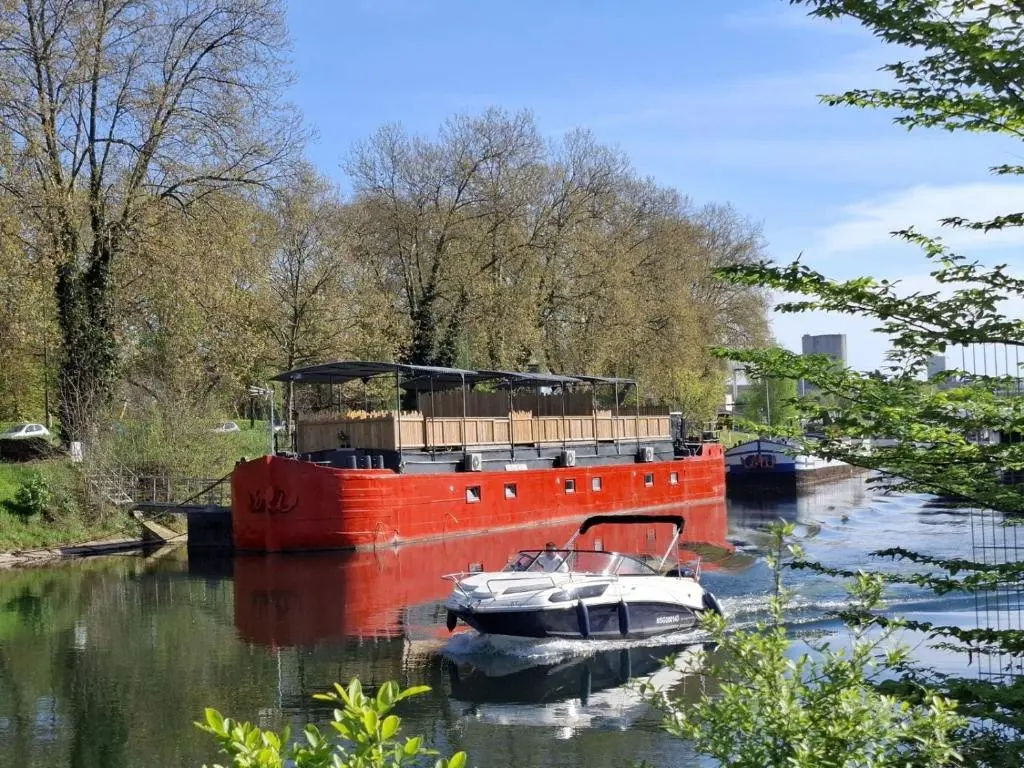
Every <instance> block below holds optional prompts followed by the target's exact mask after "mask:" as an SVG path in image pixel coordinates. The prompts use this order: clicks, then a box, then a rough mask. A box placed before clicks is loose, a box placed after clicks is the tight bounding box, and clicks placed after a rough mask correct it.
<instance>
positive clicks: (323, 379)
mask: <svg viewBox="0 0 1024 768" xmlns="http://www.w3.org/2000/svg"><path fill="white" fill-rule="evenodd" d="M396 374H397V375H398V377H399V380H400V386H401V387H402V388H403V389H406V390H411V391H414V392H415V391H427V390H430V389H435V390H443V389H458V388H461V387H462V386H463V385H466V386H473V385H474V384H477V383H479V382H484V381H491V382H495V383H496V384H498V386H501V387H513V388H515V387H564V386H567V385H570V384H580V383H584V382H586V383H589V384H621V385H627V384H635V383H636V382H635V381H634V380H633V379H622V378H615V377H611V376H583V375H579V376H576V375H573V376H562V375H560V374H557V373H535V372H532V371H492V370H480V371H471V370H468V369H464V368H444V367H441V366H435V365H410V364H408V363H384V362H373V361H363V360H335V361H334V362H330V363H318V364H316V365H307V366H305V367H303V368H296V369H294V370H291V371H284V372H283V373H279V374H277V375H276V376H274V381H297V382H303V383H306V384H338V383H342V382H346V381H356V380H361V381H366V380H368V379H372V378H376V377H378V376H394V375H396Z"/></svg>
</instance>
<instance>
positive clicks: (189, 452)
mask: <svg viewBox="0 0 1024 768" xmlns="http://www.w3.org/2000/svg"><path fill="white" fill-rule="evenodd" d="M237 423H238V426H239V428H240V431H239V432H229V433H224V434H220V433H215V432H212V431H211V429H210V426H209V424H194V423H192V424H185V425H182V424H174V423H172V424H171V425H169V426H168V425H166V424H164V425H161V424H157V423H154V422H142V421H139V422H130V421H129V422H118V423H116V424H114V425H113V426H112V427H111V429H109V430H108V431H107V432H106V434H105V437H104V438H103V440H102V442H101V445H100V446H99V450H97V451H95V452H93V455H92V456H91V457H87V459H88V458H92V459H93V460H94V462H95V463H94V467H97V468H99V470H98V471H101V472H103V471H104V470H103V469H102V468H103V467H108V468H125V469H127V470H129V471H130V472H132V473H133V474H136V475H138V476H148V475H151V474H152V475H168V476H170V477H173V478H176V479H178V478H210V479H213V478H219V477H223V476H224V475H226V474H228V473H229V472H230V471H231V468H232V467H233V466H234V465H235V462H237V461H238V460H239V459H241V458H243V457H245V458H254V457H256V456H261V455H263V454H265V453H266V452H267V451H268V449H269V443H270V436H269V432H268V426H267V423H266V422H259V421H257V422H256V423H255V424H254V425H250V423H249V422H248V421H239V422H237ZM278 438H279V440H281V441H282V447H284V446H283V439H284V437H283V435H279V436H278ZM83 466H84V465H73V464H71V462H70V461H69V460H68V459H66V458H59V459H51V460H42V461H32V462H25V463H13V462H2V463H0V552H5V551H8V552H9V551H15V550H24V549H33V548H37V547H49V546H56V545H63V544H76V543H81V542H84V541H90V540H94V539H100V538H104V537H107V536H112V535H128V536H134V535H137V534H138V532H139V527H138V522H137V521H136V520H135V518H134V517H133V516H131V515H130V514H129V512H128V510H127V509H125V508H124V507H121V508H114V507H110V506H107V507H105V508H101V509H98V508H96V507H95V502H94V503H92V504H89V503H87V502H86V498H87V495H88V494H86V493H85V490H86V488H85V483H86V480H85V477H84V474H83V472H84V469H83ZM106 471H111V470H110V469H108V470H106ZM26 486H34V487H35V488H36V489H42V491H41V496H39V497H37V500H38V499H39V498H41V499H42V501H41V503H37V505H36V508H35V511H34V513H32V514H25V512H24V509H23V508H21V509H19V504H18V498H17V497H18V493H19V490H21V489H22V488H23V487H26ZM165 522H166V521H165ZM172 527H173V526H172Z"/></svg>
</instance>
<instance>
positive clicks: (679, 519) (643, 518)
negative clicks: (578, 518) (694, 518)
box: [579, 515, 686, 536]
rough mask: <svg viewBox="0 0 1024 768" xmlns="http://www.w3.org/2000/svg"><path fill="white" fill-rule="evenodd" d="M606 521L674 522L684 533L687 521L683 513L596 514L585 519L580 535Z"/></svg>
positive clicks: (679, 530) (680, 531) (678, 529)
mask: <svg viewBox="0 0 1024 768" xmlns="http://www.w3.org/2000/svg"><path fill="white" fill-rule="evenodd" d="M605 523H608V524H612V523H638V524H639V523H672V524H673V525H675V527H676V531H677V532H678V533H682V530H683V526H684V525H685V524H686V521H685V520H684V519H683V516H682V515H594V516H593V517H588V518H587V519H586V520H584V521H583V524H582V525H581V526H580V531H579V535H580V536H582V535H583V534H585V533H586V532H587V531H589V530H590V529H591V528H593V527H594V526H596V525H602V524H605Z"/></svg>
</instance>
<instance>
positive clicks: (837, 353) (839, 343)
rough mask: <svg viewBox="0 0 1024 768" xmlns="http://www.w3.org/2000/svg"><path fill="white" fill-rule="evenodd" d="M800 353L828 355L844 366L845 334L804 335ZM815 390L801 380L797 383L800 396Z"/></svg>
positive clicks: (812, 386) (811, 385)
mask: <svg viewBox="0 0 1024 768" xmlns="http://www.w3.org/2000/svg"><path fill="white" fill-rule="evenodd" d="M800 353H801V354H804V355H828V356H829V357H831V358H832V359H833V360H837V361H839V363H840V364H841V365H846V334H845V333H826V334H821V335H820V336H811V335H810V334H809V333H805V334H804V335H803V338H802V339H801V349H800ZM815 389H817V388H816V387H815V386H814V385H813V384H809V383H807V382H806V381H804V380H803V379H800V381H799V382H798V383H797V391H798V392H799V393H800V394H801V395H806V394H809V393H811V392H813V391H815Z"/></svg>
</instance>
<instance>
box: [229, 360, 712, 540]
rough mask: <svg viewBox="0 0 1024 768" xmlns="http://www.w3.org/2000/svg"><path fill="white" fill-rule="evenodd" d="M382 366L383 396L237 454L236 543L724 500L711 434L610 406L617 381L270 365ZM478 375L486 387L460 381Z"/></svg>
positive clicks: (483, 528) (505, 526) (480, 525)
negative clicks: (387, 389)
mask: <svg viewBox="0 0 1024 768" xmlns="http://www.w3.org/2000/svg"><path fill="white" fill-rule="evenodd" d="M382 377H387V378H389V379H392V380H393V382H394V388H395V408H394V409H393V410H388V411H376V412H366V411H359V412H346V413H339V412H333V413H327V414H324V413H322V412H321V413H317V414H313V415H311V416H307V417H304V418H300V419H299V420H298V422H297V425H296V447H297V453H296V454H293V455H289V456H284V455H270V456H264V457H262V458H259V459H256V460H253V461H248V462H241V463H239V465H238V466H237V467H236V468H235V471H234V473H233V475H232V479H231V499H232V529H233V538H234V544H235V547H236V548H237V549H240V550H252V551H264V552H282V551H296V550H324V549H364V548H372V547H377V546H382V545H391V544H399V543H407V542H418V541H428V540H431V539H437V538H442V537H449V536H454V535H465V534H473V533H481V532H490V531H496V530H511V529H516V528H521V527H525V526H533V525H541V524H548V523H553V522H557V521H563V520H571V519H578V518H580V517H582V516H584V515H592V514H595V513H602V512H615V511H621V512H637V511H644V510H650V511H655V510H659V509H665V508H670V507H671V508H677V507H679V506H680V505H687V504H692V503H696V502H707V501H715V500H720V499H723V498H724V494H725V463H724V458H723V450H722V446H721V445H720V444H719V443H717V442H716V441H714V440H713V439H709V438H708V436H702V437H701V438H699V439H694V440H688V439H686V435H685V431H686V430H685V426H684V425H683V424H682V422H681V421H680V420H678V419H674V418H673V417H672V416H670V415H669V414H667V413H665V414H654V415H645V414H643V413H642V412H641V410H640V408H639V406H637V407H636V408H635V409H634V413H632V414H623V413H620V412H619V407H618V403H619V401H620V399H619V393H620V391H621V388H622V387H626V386H629V385H633V386H635V382H633V381H631V380H628V379H619V378H607V377H596V376H557V375H553V374H539V373H526V372H506V371H470V370H461V369H454V368H435V367H428V366H413V365H402V364H397V363H375V362H354V361H341V362H334V363H326V364H323V365H315V366H309V367H306V368H301V369H297V370H294V371H288V372H285V373H282V374H279V375H278V376H277V377H275V378H276V380H278V381H285V382H295V383H302V384H313V385H321V386H323V385H327V386H333V385H335V384H339V383H344V382H351V381H360V380H361V381H363V382H364V384H365V383H366V382H368V381H369V380H370V379H377V378H382ZM484 382H487V383H488V385H489V386H490V387H491V388H492V389H493V390H495V391H490V392H481V391H471V388H472V387H473V386H474V385H476V384H480V383H484ZM598 386H610V387H614V388H615V391H616V394H615V407H614V408H613V409H611V410H601V409H598V408H597V406H596V404H595V399H594V398H595V395H596V388H597V387H598ZM570 388H573V389H574V390H576V391H575V392H573V393H571V396H570V394H569V389H570ZM581 388H583V389H588V390H589V391H585V392H580V391H579V390H580V389H581ZM531 389H532V390H534V391H533V392H526V393H524V392H523V390H531ZM554 389H557V390H558V391H559V394H558V395H554V394H551V391H552V390H554ZM545 390H547V392H546V393H545ZM413 398H415V399H416V400H417V405H416V410H408V411H407V410H405V409H404V407H402V403H403V400H405V401H406V403H409V402H410V401H411V400H412V399H413ZM499 404H501V405H502V410H503V413H501V415H499V414H498V410H499V409H498V408H497V406H498V405H499ZM581 404H586V405H587V406H588V408H587V409H584V408H583V407H582V405H581ZM584 410H589V413H584V412H583V411H584ZM674 422H675V429H673V423H674Z"/></svg>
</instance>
